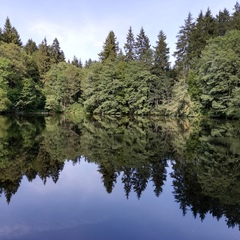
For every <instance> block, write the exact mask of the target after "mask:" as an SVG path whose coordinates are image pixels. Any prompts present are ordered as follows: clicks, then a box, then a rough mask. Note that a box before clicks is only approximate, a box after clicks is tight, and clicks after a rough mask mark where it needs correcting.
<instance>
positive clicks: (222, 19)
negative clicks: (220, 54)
mask: <svg viewBox="0 0 240 240" xmlns="http://www.w3.org/2000/svg"><path fill="white" fill-rule="evenodd" d="M216 18H217V28H218V36H224V35H225V34H226V32H227V31H228V30H229V29H230V25H231V17H230V13H229V11H228V10H227V9H226V8H225V9H224V10H223V11H219V14H218V15H217V17H216Z"/></svg>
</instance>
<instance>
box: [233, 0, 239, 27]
mask: <svg viewBox="0 0 240 240" xmlns="http://www.w3.org/2000/svg"><path fill="white" fill-rule="evenodd" d="M232 29H235V30H240V4H239V3H238V2H236V4H235V5H234V13H233V15H232Z"/></svg>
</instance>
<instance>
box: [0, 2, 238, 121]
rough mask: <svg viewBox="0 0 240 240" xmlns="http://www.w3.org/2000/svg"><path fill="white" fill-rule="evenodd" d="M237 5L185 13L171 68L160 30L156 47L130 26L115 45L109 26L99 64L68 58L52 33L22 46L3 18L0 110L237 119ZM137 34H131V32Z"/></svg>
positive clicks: (165, 42)
mask: <svg viewBox="0 0 240 240" xmlns="http://www.w3.org/2000/svg"><path fill="white" fill-rule="evenodd" d="M239 12H240V7H239V3H238V2H237V3H236V5H235V6H234V9H233V13H230V12H229V11H228V10H227V9H224V10H223V11H219V13H218V14H217V15H216V16H215V17H214V16H213V15H212V12H211V10H210V9H207V11H206V13H203V12H202V11H200V13H199V15H198V16H197V18H196V20H195V21H194V20H193V17H192V15H191V13H189V14H188V16H187V19H186V20H185V22H184V26H181V27H180V31H179V33H178V34H177V43H176V51H175V52H174V56H175V59H176V62H175V65H174V64H172V65H171V63H170V62H169V58H170V56H169V54H170V49H169V48H168V45H167V36H166V35H165V34H164V32H163V31H162V30H160V31H159V34H158V36H157V40H156V45H155V46H152V45H151V43H150V40H149V38H148V36H147V34H146V32H145V30H144V28H143V27H141V29H140V31H139V33H138V34H136V35H134V33H133V29H132V27H130V28H129V30H128V32H127V35H126V42H125V43H124V44H123V49H124V52H123V51H122V49H120V47H119V43H118V41H117V37H116V36H115V33H114V31H110V32H109V34H108V36H107V38H106V40H105V42H104V43H103V48H102V51H101V52H100V53H99V61H93V60H92V59H88V60H86V62H85V65H84V66H83V64H82V62H81V59H78V58H77V57H76V56H74V57H73V60H72V61H71V62H70V61H69V60H68V62H66V61H65V56H64V52H63V51H62V50H61V48H60V43H59V41H58V39H57V38H55V39H54V40H53V43H52V44H51V45H49V44H48V42H47V39H46V38H44V39H43V41H42V42H41V43H40V44H39V45H37V44H36V43H35V42H34V41H33V40H32V39H29V40H28V41H27V43H26V44H25V45H23V43H22V41H21V39H20V36H19V34H18V32H17V30H16V29H15V28H14V27H13V26H12V24H11V22H10V19H9V18H7V19H6V22H5V25H4V27H3V30H2V29H1V30H0V82H1V86H0V96H1V106H0V112H5V111H36V110H38V109H42V110H45V111H53V112H55V111H58V112H59V111H60V112H61V111H74V112H81V113H82V112H85V113H91V114H102V115H103V114H104V115H128V114H132V115H175V116H194V115H203V114H206V115H207V116H210V117H228V118H239V117H240V112H239V110H238V106H239V105H240V103H239V97H238V93H239V92H240V90H239V83H238V82H239V71H238V69H239V31H240V17H239V16H240V14H239ZM135 36H136V37H135Z"/></svg>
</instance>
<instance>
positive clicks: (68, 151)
mask: <svg viewBox="0 0 240 240" xmlns="http://www.w3.org/2000/svg"><path fill="white" fill-rule="evenodd" d="M49 120H52V122H51V121H49ZM0 123H1V124H2V125H1V127H0V156H1V159H0V194H1V195H5V196H6V199H7V201H8V202H10V199H11V196H12V195H13V194H15V193H16V192H17V190H18V187H19V186H20V184H21V180H22V177H23V176H24V175H25V176H26V177H27V179H28V180H29V181H32V180H34V179H35V178H36V177H37V176H39V177H40V178H41V179H42V181H43V182H44V183H46V181H47V179H48V178H51V179H52V180H53V181H54V182H57V180H58V178H59V174H60V172H61V171H62V169H63V167H64V160H65V159H67V158H68V157H72V156H74V157H75V156H77V155H78V153H76V152H74V151H76V150H77V147H78V148H79V135H78V134H76V133H75V131H74V130H72V128H73V126H75V125H73V124H71V123H70V122H68V121H65V120H64V119H61V118H44V117H41V116H39V117H33V116H30V117H29V118H28V117H24V118H23V116H19V117H17V118H16V116H15V117H14V119H13V118H10V117H8V118H7V117H0ZM4 126H5V128H3V127H4ZM73 154H75V155H73ZM74 157H73V158H74Z"/></svg>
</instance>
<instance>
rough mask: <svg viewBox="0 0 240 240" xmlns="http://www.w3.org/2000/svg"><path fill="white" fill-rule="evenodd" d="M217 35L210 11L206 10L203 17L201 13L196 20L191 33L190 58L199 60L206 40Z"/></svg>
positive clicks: (214, 21)
mask: <svg viewBox="0 0 240 240" xmlns="http://www.w3.org/2000/svg"><path fill="white" fill-rule="evenodd" d="M217 34H218V31H217V22H216V19H215V18H214V17H213V16H212V13H211V11H210V9H208V10H207V12H206V13H205V15H203V13H202V11H201V12H200V14H199V16H198V18H197V21H196V25H195V28H194V29H193V33H192V34H191V37H192V38H191V42H190V48H191V58H192V59H195V60H196V59H197V58H200V57H201V56H202V51H203V49H204V47H205V46H206V44H207V40H209V39H210V38H213V37H216V36H217Z"/></svg>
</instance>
